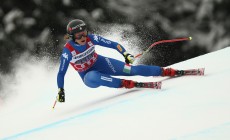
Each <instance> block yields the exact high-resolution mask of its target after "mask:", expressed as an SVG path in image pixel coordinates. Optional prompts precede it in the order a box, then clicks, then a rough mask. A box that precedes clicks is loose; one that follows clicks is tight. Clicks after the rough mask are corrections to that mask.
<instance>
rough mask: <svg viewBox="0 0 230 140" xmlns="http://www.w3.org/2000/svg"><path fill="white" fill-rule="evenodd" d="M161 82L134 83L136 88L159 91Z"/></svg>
mask: <svg viewBox="0 0 230 140" xmlns="http://www.w3.org/2000/svg"><path fill="white" fill-rule="evenodd" d="M161 84H162V83H161V82H136V83H135V87H136V88H154V89H161Z"/></svg>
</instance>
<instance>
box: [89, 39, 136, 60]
mask: <svg viewBox="0 0 230 140" xmlns="http://www.w3.org/2000/svg"><path fill="white" fill-rule="evenodd" d="M89 37H90V38H91V40H92V41H93V43H94V44H95V45H100V46H103V47H107V48H111V49H115V50H117V51H118V52H119V53H120V54H122V55H123V56H124V58H125V62H126V63H128V64H129V63H131V64H132V63H133V62H134V60H135V58H134V56H133V55H131V54H130V53H128V52H127V51H126V50H125V48H124V47H123V46H122V45H121V44H119V43H117V42H114V41H111V40H108V39H105V38H103V37H101V36H98V35H89Z"/></svg>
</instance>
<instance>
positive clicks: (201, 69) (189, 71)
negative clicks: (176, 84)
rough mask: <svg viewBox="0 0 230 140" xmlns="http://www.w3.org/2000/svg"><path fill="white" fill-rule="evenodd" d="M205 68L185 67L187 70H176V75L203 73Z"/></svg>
mask: <svg viewBox="0 0 230 140" xmlns="http://www.w3.org/2000/svg"><path fill="white" fill-rule="evenodd" d="M204 70H205V68H198V69H187V70H177V71H176V75H178V76H184V75H200V76H202V75H204Z"/></svg>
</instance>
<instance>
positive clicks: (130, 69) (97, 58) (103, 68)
mask: <svg viewBox="0 0 230 140" xmlns="http://www.w3.org/2000/svg"><path fill="white" fill-rule="evenodd" d="M65 39H68V41H67V43H66V44H65V45H64V48H63V51H62V54H61V58H60V67H59V71H58V74H57V85H58V89H59V91H58V95H57V101H59V102H65V93H64V77H65V74H66V71H67V69H68V66H69V64H71V65H72V66H73V68H74V69H75V70H76V71H77V72H78V73H79V75H80V77H81V79H82V81H83V82H84V84H85V85H86V86H88V87H90V88H97V87H99V86H106V87H111V88H134V87H136V83H137V82H135V81H132V80H125V79H118V78H114V77H112V76H134V75H139V76H176V75H177V74H178V73H177V72H176V70H174V69H172V68H167V69H166V68H162V67H159V66H148V65H137V66H134V65H128V64H132V63H133V62H134V60H135V58H134V56H133V55H132V54H130V53H128V52H127V51H126V50H125V48H124V47H123V46H122V45H121V44H119V43H117V42H113V41H111V40H108V39H105V38H103V37H101V36H98V35H95V34H88V31H87V26H86V24H85V22H84V21H82V20H80V19H74V20H72V21H70V22H69V23H68V25H67V34H66V36H65ZM95 45H99V46H103V47H108V48H111V49H115V50H117V51H118V52H119V53H120V54H121V55H123V56H124V59H125V62H122V61H119V60H116V59H113V58H109V57H104V56H102V55H100V54H97V53H96V52H95Z"/></svg>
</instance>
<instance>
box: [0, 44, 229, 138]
mask: <svg viewBox="0 0 230 140" xmlns="http://www.w3.org/2000/svg"><path fill="white" fill-rule="evenodd" d="M111 56H116V53H113V55H111ZM229 62H230V48H229V47H227V48H225V49H222V50H219V51H216V52H213V53H209V54H206V55H203V56H199V57H196V58H194V59H190V60H187V61H184V62H181V63H178V64H175V65H172V66H170V67H173V68H176V69H190V68H199V67H205V76H184V77H177V78H167V77H163V78H162V77H148V78H144V77H140V76H135V77H128V79H133V80H137V81H162V82H163V83H162V89H161V90H155V89H110V88H106V87H100V88H97V89H90V88H88V87H86V86H85V85H84V84H83V83H82V81H81V79H80V77H79V76H78V75H77V73H76V72H75V71H74V70H73V69H72V68H71V67H69V70H68V72H67V74H66V77H65V79H66V82H65V90H66V102H65V103H57V105H56V108H55V109H54V110H52V106H53V103H54V100H55V97H56V94H57V87H56V74H57V69H58V66H54V67H53V68H52V69H51V70H47V68H46V67H45V66H46V64H44V63H32V64H31V63H28V64H27V63H25V65H24V67H19V68H18V69H19V70H18V72H17V74H16V76H15V77H16V79H15V83H12V84H7V85H6V88H5V90H4V92H7V91H10V92H12V94H11V97H9V98H8V99H7V100H6V101H5V102H3V103H2V104H1V108H0V139H3V140H8V139H19V140H63V139H65V140H94V139H97V140H153V139H155V140H164V139H179V140H205V139H208V140H229V139H230V64H229Z"/></svg>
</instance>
